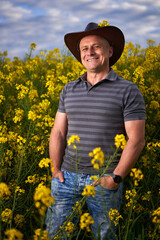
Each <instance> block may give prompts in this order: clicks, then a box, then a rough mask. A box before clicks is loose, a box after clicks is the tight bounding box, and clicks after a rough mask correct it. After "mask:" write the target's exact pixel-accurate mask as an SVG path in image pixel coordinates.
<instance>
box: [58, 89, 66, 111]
mask: <svg viewBox="0 0 160 240" xmlns="http://www.w3.org/2000/svg"><path fill="white" fill-rule="evenodd" d="M65 95H66V86H65V87H64V88H63V90H62V92H61V94H60V97H59V105H58V110H57V111H58V112H62V113H65V112H66V110H65V104H64V100H65Z"/></svg>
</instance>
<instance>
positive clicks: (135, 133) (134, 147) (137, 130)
mask: <svg viewBox="0 0 160 240" xmlns="http://www.w3.org/2000/svg"><path fill="white" fill-rule="evenodd" d="M125 129H126V133H127V136H128V141H127V144H126V147H125V148H124V150H123V152H122V155H121V158H120V161H119V163H118V165H117V167H116V168H115V169H114V174H116V175H120V176H121V177H122V179H124V178H125V177H126V176H127V175H128V173H129V172H130V170H131V169H132V168H133V167H134V165H135V163H136V161H137V159H138V157H139V155H140V153H141V152H142V150H143V148H144V146H145V120H134V121H128V122H125ZM100 183H101V185H102V186H104V187H106V188H109V189H114V188H116V187H117V186H118V184H116V183H115V182H114V181H113V178H112V177H102V178H101V181H100Z"/></svg>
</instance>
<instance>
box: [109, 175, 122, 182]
mask: <svg viewBox="0 0 160 240" xmlns="http://www.w3.org/2000/svg"><path fill="white" fill-rule="evenodd" d="M111 177H112V178H113V180H114V182H115V183H118V184H119V183H121V182H122V177H121V176H120V175H116V174H114V173H112V174H111Z"/></svg>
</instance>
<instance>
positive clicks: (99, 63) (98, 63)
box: [79, 35, 113, 73]
mask: <svg viewBox="0 0 160 240" xmlns="http://www.w3.org/2000/svg"><path fill="white" fill-rule="evenodd" d="M79 47H80V54H81V62H82V64H83V66H84V67H85V68H86V69H87V71H90V72H95V73H98V72H103V71H106V69H107V68H108V67H109V58H110V57H111V56H112V54H113V48H112V47H111V46H110V45H109V43H108V41H107V40H106V39H104V38H102V37H99V36H96V35H91V36H86V37H84V38H82V40H81V41H80V45H79Z"/></svg>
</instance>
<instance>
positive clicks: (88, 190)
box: [82, 185, 95, 197]
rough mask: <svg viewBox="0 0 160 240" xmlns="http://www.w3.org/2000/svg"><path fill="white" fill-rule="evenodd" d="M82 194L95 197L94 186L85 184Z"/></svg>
mask: <svg viewBox="0 0 160 240" xmlns="http://www.w3.org/2000/svg"><path fill="white" fill-rule="evenodd" d="M82 196H88V197H89V196H92V197H95V187H94V186H91V185H86V186H85V188H84V189H83V193H82Z"/></svg>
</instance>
